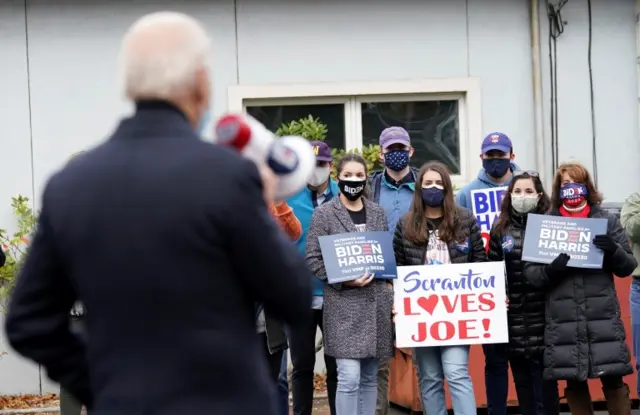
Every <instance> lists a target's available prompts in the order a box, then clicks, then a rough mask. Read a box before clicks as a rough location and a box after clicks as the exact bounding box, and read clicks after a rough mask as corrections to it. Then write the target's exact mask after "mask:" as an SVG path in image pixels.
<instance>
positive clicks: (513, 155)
mask: <svg viewBox="0 0 640 415" xmlns="http://www.w3.org/2000/svg"><path fill="white" fill-rule="evenodd" d="M514 158H516V155H515V153H514V152H513V151H512V152H511V156H510V157H509V160H513V159H514Z"/></svg>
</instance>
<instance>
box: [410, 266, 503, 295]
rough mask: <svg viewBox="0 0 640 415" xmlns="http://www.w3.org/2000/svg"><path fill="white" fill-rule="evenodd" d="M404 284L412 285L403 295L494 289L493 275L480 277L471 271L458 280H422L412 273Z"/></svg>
mask: <svg viewBox="0 0 640 415" xmlns="http://www.w3.org/2000/svg"><path fill="white" fill-rule="evenodd" d="M404 282H408V283H413V286H412V287H410V288H405V289H404V292H405V293H412V292H414V291H417V290H418V289H422V290H423V291H458V290H478V289H487V288H495V287H496V277H495V276H494V275H490V276H486V277H485V276H482V273H481V272H480V273H474V272H473V270H472V269H470V270H469V271H468V272H466V273H464V274H459V278H449V277H447V278H426V279H422V278H421V276H420V273H419V272H418V271H412V272H410V273H408V274H407V275H406V276H405V277H404Z"/></svg>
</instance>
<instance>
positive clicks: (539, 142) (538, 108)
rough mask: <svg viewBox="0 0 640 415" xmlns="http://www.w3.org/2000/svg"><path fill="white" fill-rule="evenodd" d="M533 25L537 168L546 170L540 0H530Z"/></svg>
mask: <svg viewBox="0 0 640 415" xmlns="http://www.w3.org/2000/svg"><path fill="white" fill-rule="evenodd" d="M637 1H639V2H640V0H637ZM529 5H530V8H531V10H530V16H529V17H530V25H531V65H532V71H531V73H532V79H533V84H532V86H533V118H534V126H533V134H534V136H533V142H534V145H535V155H536V170H538V171H539V172H543V171H546V164H545V146H544V143H545V140H544V135H545V134H544V118H543V116H542V113H543V110H544V109H543V105H542V65H541V62H540V6H539V2H538V0H529ZM541 179H542V180H543V183H544V184H545V186H546V187H548V186H549V185H550V184H551V180H550V179H551V178H550V177H546V180H545V177H544V176H543V177H541Z"/></svg>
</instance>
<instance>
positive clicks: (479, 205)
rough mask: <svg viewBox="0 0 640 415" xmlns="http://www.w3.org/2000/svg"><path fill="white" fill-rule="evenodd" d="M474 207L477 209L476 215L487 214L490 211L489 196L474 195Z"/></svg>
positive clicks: (479, 193) (483, 194)
mask: <svg viewBox="0 0 640 415" xmlns="http://www.w3.org/2000/svg"><path fill="white" fill-rule="evenodd" d="M473 206H474V208H475V213H477V214H479V213H486V212H488V211H489V203H487V195H486V194H485V193H481V192H478V193H474V194H473Z"/></svg>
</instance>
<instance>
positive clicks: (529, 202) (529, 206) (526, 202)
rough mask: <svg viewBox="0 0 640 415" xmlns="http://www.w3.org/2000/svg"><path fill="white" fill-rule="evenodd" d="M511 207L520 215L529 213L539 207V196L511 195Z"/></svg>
mask: <svg viewBox="0 0 640 415" xmlns="http://www.w3.org/2000/svg"><path fill="white" fill-rule="evenodd" d="M511 206H512V207H513V210H515V211H516V212H518V213H529V212H531V211H533V210H534V209H535V208H536V207H537V206H538V196H537V195H536V196H529V195H511Z"/></svg>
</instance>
